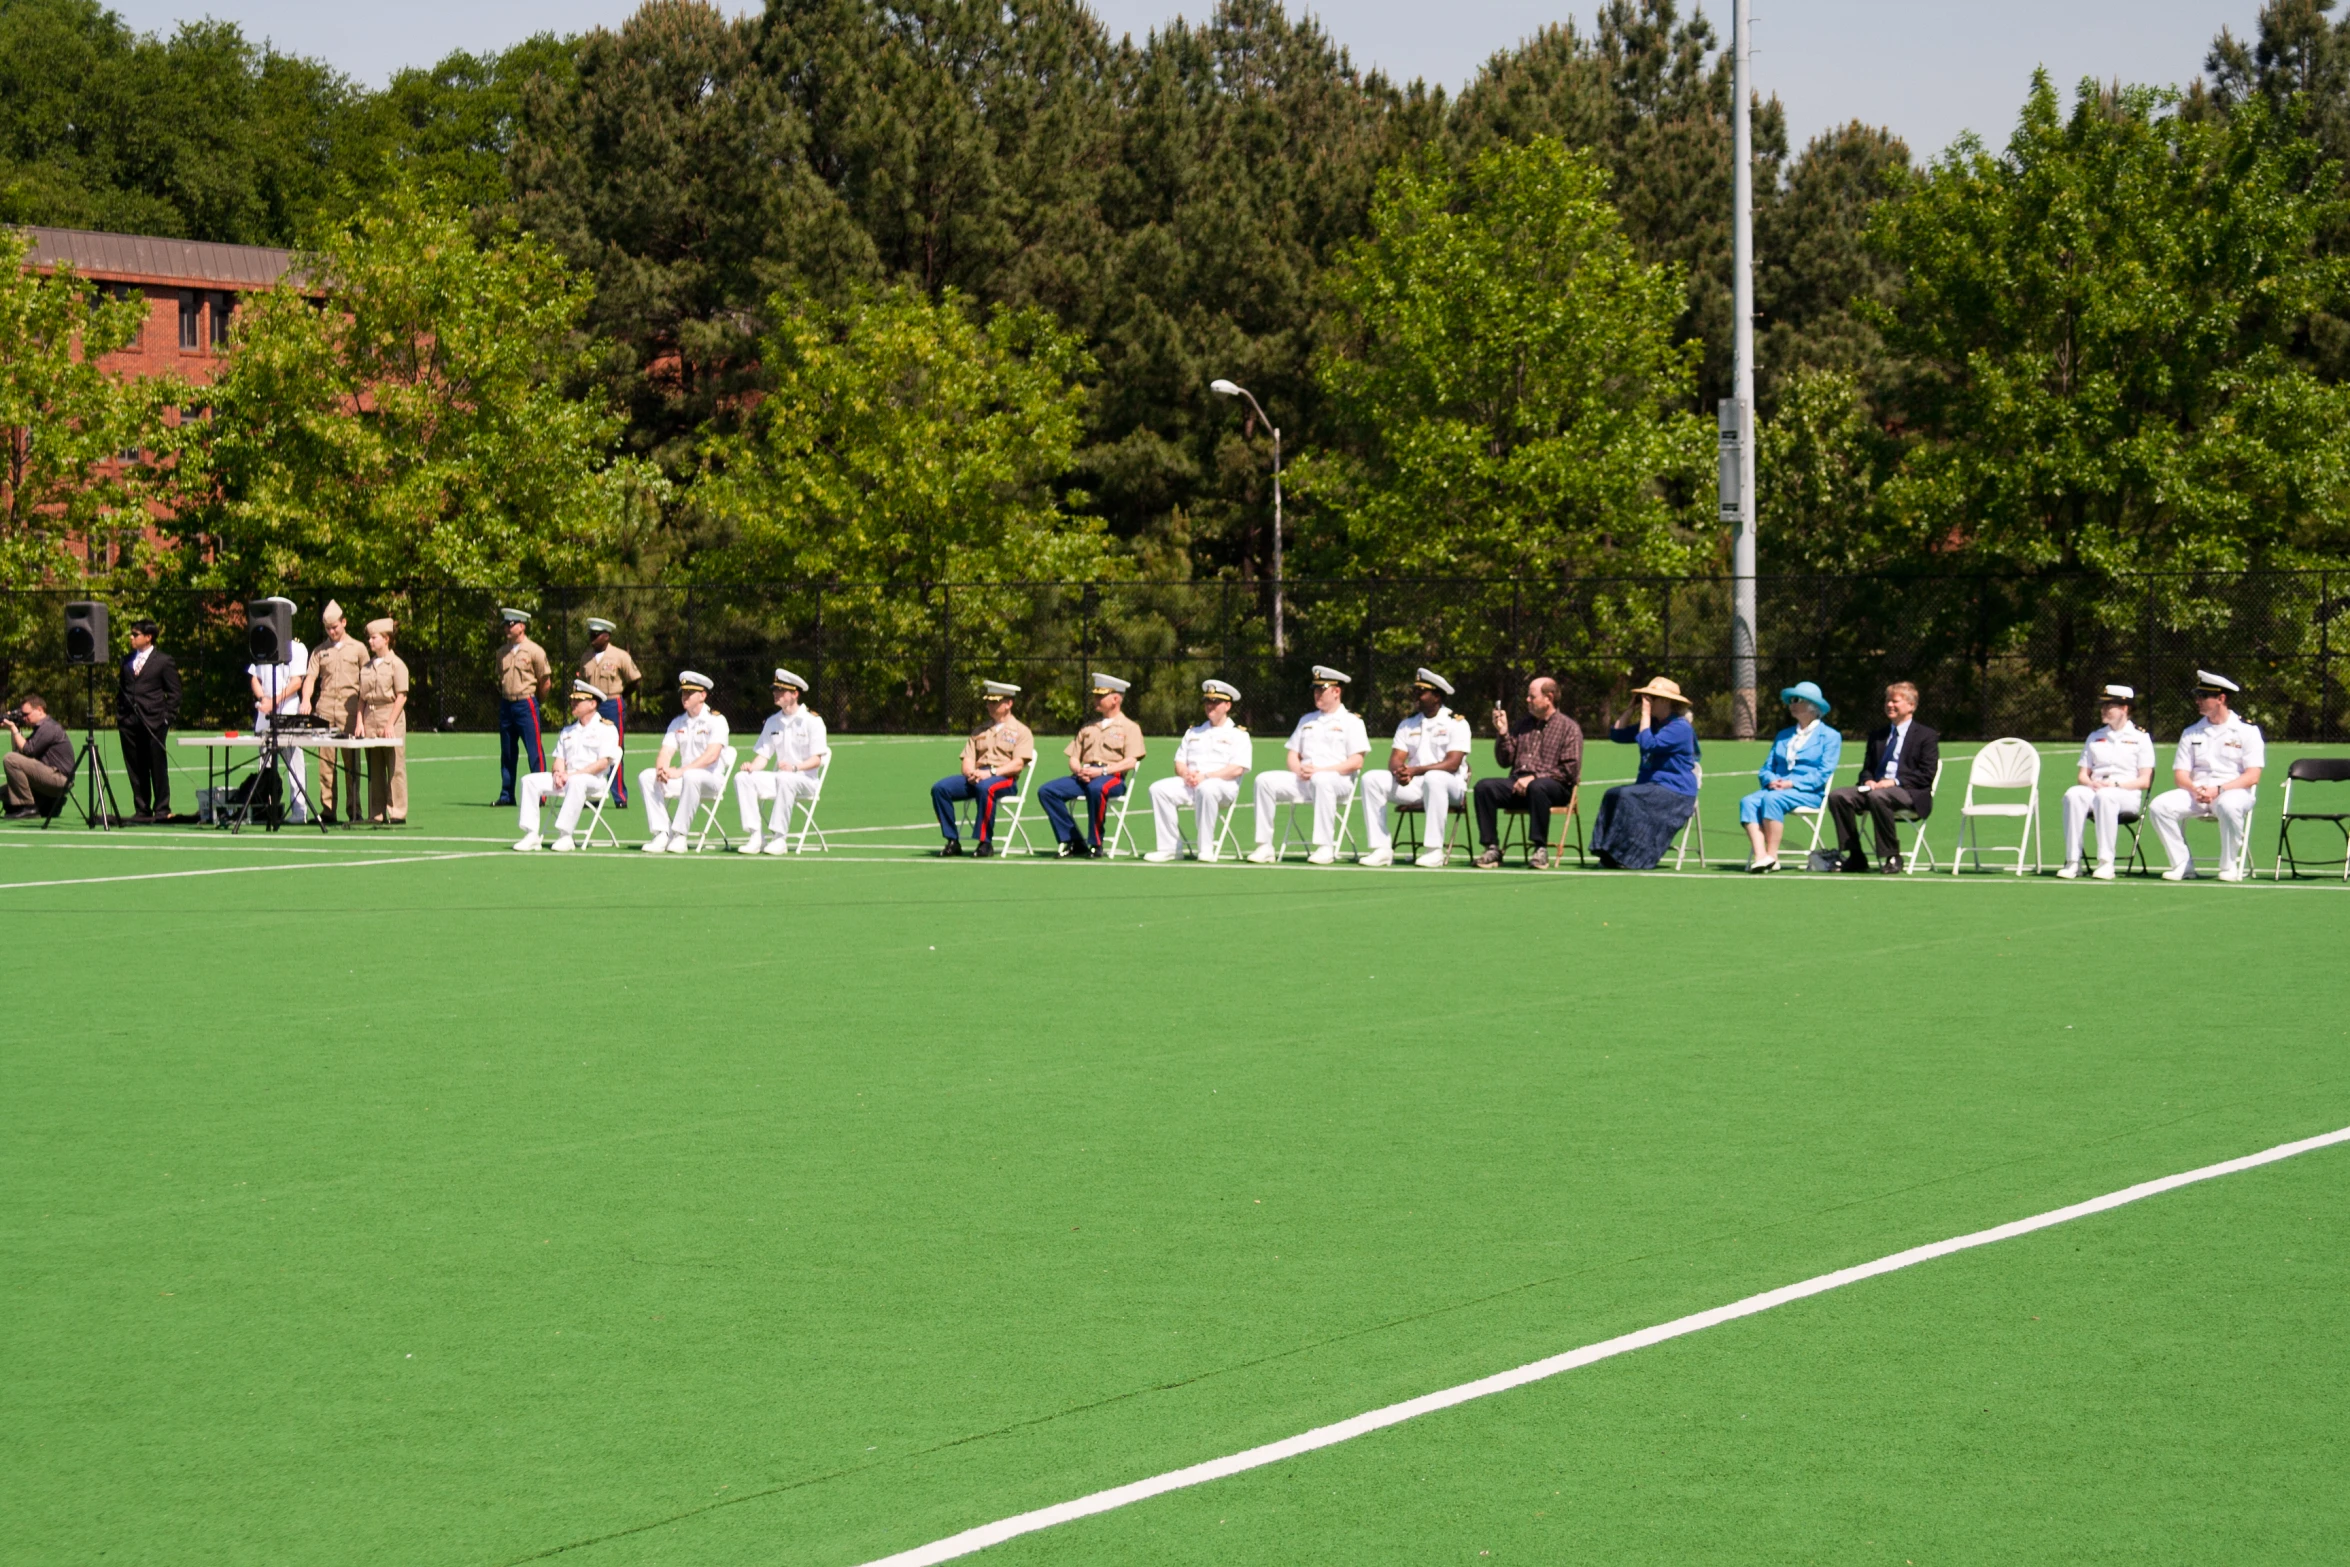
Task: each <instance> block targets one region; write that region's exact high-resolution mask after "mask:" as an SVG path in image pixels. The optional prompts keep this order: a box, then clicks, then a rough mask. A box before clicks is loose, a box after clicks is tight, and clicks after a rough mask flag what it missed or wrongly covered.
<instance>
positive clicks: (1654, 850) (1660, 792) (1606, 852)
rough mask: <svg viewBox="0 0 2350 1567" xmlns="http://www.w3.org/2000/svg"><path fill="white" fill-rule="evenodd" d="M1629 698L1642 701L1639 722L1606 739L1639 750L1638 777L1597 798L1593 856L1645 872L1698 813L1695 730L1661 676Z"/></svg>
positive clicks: (1677, 692) (1685, 706) (1677, 691)
mask: <svg viewBox="0 0 2350 1567" xmlns="http://www.w3.org/2000/svg"><path fill="white" fill-rule="evenodd" d="M1632 694H1633V695H1634V696H1636V697H1638V698H1640V723H1639V724H1638V726H1637V727H1635V726H1634V725H1633V724H1631V723H1629V722H1626V723H1622V724H1619V725H1617V726H1616V727H1615V728H1613V729H1610V730H1609V731H1608V733H1607V737H1608V738H1609V739H1610V740H1613V741H1615V742H1616V743H1617V744H1618V745H1637V746H1639V747H1640V776H1639V777H1638V778H1637V779H1635V780H1634V781H1633V782H1631V783H1628V784H1618V785H1616V786H1615V787H1614V788H1613V789H1610V790H1609V791H1608V792H1607V793H1606V794H1605V795H1603V796H1601V797H1600V801H1599V820H1598V821H1597V822H1595V823H1593V824H1592V828H1591V852H1592V853H1593V854H1595V855H1597V856H1598V857H1599V863H1600V864H1602V865H1605V866H1608V867H1610V868H1612V869H1615V870H1627V871H1645V870H1650V869H1653V868H1654V867H1655V865H1656V864H1657V862H1658V861H1660V860H1662V859H1663V858H1664V857H1665V851H1666V850H1667V849H1669V848H1671V847H1672V846H1673V834H1675V833H1677V832H1679V831H1680V830H1681V828H1682V825H1683V824H1684V823H1686V822H1687V821H1688V820H1689V817H1690V815H1691V813H1692V812H1694V811H1695V810H1696V809H1697V730H1696V727H1695V726H1694V725H1692V724H1691V723H1690V722H1689V699H1688V698H1687V697H1684V696H1683V695H1682V694H1681V688H1680V687H1679V686H1678V685H1676V684H1674V683H1673V682H1672V681H1670V680H1666V679H1664V678H1663V677H1662V676H1659V677H1658V678H1657V679H1654V680H1651V681H1650V682H1649V683H1648V684H1646V685H1644V686H1642V687H1641V688H1640V689H1639V690H1637V691H1635V692H1633V693H1632Z"/></svg>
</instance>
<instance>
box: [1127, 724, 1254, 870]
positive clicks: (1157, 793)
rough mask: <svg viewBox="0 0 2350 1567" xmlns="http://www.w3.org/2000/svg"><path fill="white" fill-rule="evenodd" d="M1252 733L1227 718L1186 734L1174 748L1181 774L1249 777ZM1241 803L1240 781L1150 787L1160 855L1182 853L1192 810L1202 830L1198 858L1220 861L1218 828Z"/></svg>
mask: <svg viewBox="0 0 2350 1567" xmlns="http://www.w3.org/2000/svg"><path fill="white" fill-rule="evenodd" d="M1250 760H1251V758H1250V754H1249V736H1248V731H1247V730H1245V729H1243V728H1241V727H1240V725H1238V724H1236V723H1234V722H1233V721H1232V716H1231V715H1230V714H1229V713H1227V714H1226V715H1225V716H1224V721H1223V722H1222V723H1214V724H1211V723H1208V722H1206V721H1205V720H1202V721H1201V722H1199V723H1196V724H1193V725H1192V726H1191V727H1190V728H1189V729H1186V730H1184V731H1183V738H1182V739H1181V740H1179V741H1177V742H1176V745H1175V765H1176V767H1177V768H1179V769H1180V768H1184V767H1192V768H1197V769H1198V770H1200V771H1202V772H1210V773H1212V772H1215V771H1217V770H1218V769H1220V768H1225V767H1237V768H1239V769H1240V770H1241V775H1242V776H1243V777H1245V776H1246V775H1247V773H1248V769H1249V764H1250ZM1239 799H1240V779H1239V778H1202V779H1201V780H1200V781H1199V782H1198V783H1196V784H1187V783H1185V782H1184V781H1183V779H1182V777H1181V776H1180V774H1178V776H1176V777H1173V778H1162V779H1160V780H1159V781H1158V782H1157V783H1155V784H1152V785H1151V824H1152V826H1153V827H1155V828H1156V829H1157V831H1158V840H1159V841H1158V852H1159V853H1161V854H1164V855H1168V856H1170V857H1172V856H1174V855H1178V854H1181V853H1182V852H1183V813H1184V811H1185V810H1186V809H1189V810H1190V811H1191V812H1192V813H1193V815H1194V817H1195V819H1196V821H1197V824H1198V836H1197V837H1195V838H1193V839H1192V842H1193V844H1194V845H1196V846H1197V852H1198V854H1199V857H1200V858H1201V859H1203V860H1213V859H1214V858H1215V857H1216V824H1217V822H1218V821H1219V820H1221V819H1222V817H1223V814H1224V813H1225V812H1226V811H1229V810H1231V809H1232V807H1233V805H1234V803H1235V802H1237V801H1238V800H1239Z"/></svg>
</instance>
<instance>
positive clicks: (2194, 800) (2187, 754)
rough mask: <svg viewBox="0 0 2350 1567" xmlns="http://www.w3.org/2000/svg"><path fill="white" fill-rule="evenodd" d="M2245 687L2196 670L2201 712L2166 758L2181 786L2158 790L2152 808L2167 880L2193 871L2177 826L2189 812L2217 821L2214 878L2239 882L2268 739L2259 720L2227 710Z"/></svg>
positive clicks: (2248, 851)
mask: <svg viewBox="0 0 2350 1567" xmlns="http://www.w3.org/2000/svg"><path fill="white" fill-rule="evenodd" d="M2243 689H2244V688H2243V687H2242V686H2239V685H2237V684H2236V683H2235V682H2234V681H2233V680H2230V679H2228V678H2227V677H2226V676H2224V675H2215V674H2213V673H2212V672H2211V671H2210V670H2208V669H2198V670H2196V671H2195V710H2196V711H2197V712H2199V713H2201V714H2202V715H2203V716H2202V717H2201V718H2198V719H2197V720H2195V722H2193V723H2191V724H2189V725H2188V726H2187V731H2186V733H2184V734H2182V735H2180V736H2179V749H2178V754H2177V755H2176V756H2174V757H2173V758H2172V759H2171V776H2172V777H2173V778H2175V779H2177V780H2178V785H2179V786H2178V787H2177V788H2176V789H2173V790H2170V791H2169V792H2168V793H2165V794H2158V795H2156V796H2155V797H2154V804H2153V806H2152V808H2151V810H2150V813H2149V814H2151V815H2152V816H2153V817H2154V835H2155V836H2156V837H2158V838H2160V839H2161V840H2162V847H2163V852H2164V853H2166V854H2168V855H2169V856H2170V868H2169V869H2168V870H2166V871H2164V872H2163V873H2162V879H2163V880H2164V881H2187V880H2190V879H2192V878H2193V877H2194V875H2195V856H2194V855H2192V854H2190V853H2188V852H2187V835H2186V833H2185V832H2184V831H2182V830H2181V829H2180V827H2179V823H2181V822H2183V821H2185V820H2186V819H2187V818H2188V817H2190V816H2192V817H2195V818H2197V819H2198V820H2201V821H2207V822H2209V821H2216V822H2218V823H2219V879H2220V880H2221V881H2242V880H2243V879H2244V862H2245V860H2246V859H2247V858H2249V857H2250V855H2251V852H2252V844H2251V837H2252V832H2251V828H2252V802H2253V796H2254V795H2255V794H2256V793H2257V792H2258V790H2259V788H2260V769H2261V767H2262V766H2263V765H2264V764H2265V763H2266V762H2267V761H2268V742H2267V741H2266V740H2264V739H2262V738H2261V734H2260V726H2259V725H2257V724H2248V723H2246V722H2245V721H2244V720H2243V719H2241V718H2239V717H2237V716H2236V715H2235V714H2234V713H2232V712H2230V711H2228V698H2229V697H2230V696H2234V695H2239V694H2241V693H2242V691H2243Z"/></svg>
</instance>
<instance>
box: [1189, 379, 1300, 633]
mask: <svg viewBox="0 0 2350 1567" xmlns="http://www.w3.org/2000/svg"><path fill="white" fill-rule="evenodd" d="M1208 390H1209V391H1211V392H1213V393H1215V394H1216V395H1217V396H1218V397H1246V398H1248V405H1249V407H1251V408H1253V409H1255V410H1256V414H1257V417H1258V418H1259V419H1264V420H1265V428H1266V429H1268V430H1270V431H1272V432H1273V656H1274V657H1275V658H1281V657H1284V656H1286V655H1287V654H1288V652H1289V647H1288V638H1287V637H1286V636H1284V635H1283V632H1282V626H1281V427H1280V426H1279V425H1277V424H1275V423H1274V422H1273V421H1272V420H1270V419H1265V408H1264V405H1263V404H1262V403H1260V402H1258V401H1257V400H1256V398H1255V397H1254V396H1253V395H1251V394H1250V393H1249V391H1248V389H1247V388H1245V387H1241V386H1236V385H1234V384H1233V383H1232V382H1230V381H1222V380H1217V381H1210V382H1209V383H1208Z"/></svg>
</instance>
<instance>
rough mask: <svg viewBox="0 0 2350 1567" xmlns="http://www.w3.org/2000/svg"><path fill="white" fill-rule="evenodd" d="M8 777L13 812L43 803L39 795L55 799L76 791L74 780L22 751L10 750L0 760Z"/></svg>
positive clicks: (10, 803) (10, 806) (10, 804)
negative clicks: (36, 797)
mask: <svg viewBox="0 0 2350 1567" xmlns="http://www.w3.org/2000/svg"><path fill="white" fill-rule="evenodd" d="M0 764H4V766H5V770H6V772H7V774H8V808H9V809H10V810H12V811H22V810H27V809H30V808H31V807H32V806H34V805H37V804H39V803H40V802H39V801H38V800H37V799H35V798H34V796H35V794H36V792H37V793H39V794H45V795H48V796H49V797H51V798H52V799H54V798H55V797H57V796H58V795H61V794H64V793H66V792H67V791H69V790H71V789H72V788H73V780H72V779H71V778H68V777H67V776H66V775H65V774H63V773H61V772H59V771H58V770H57V769H56V768H54V767H51V766H50V765H49V764H48V763H47V762H36V761H34V760H33V759H32V758H31V757H29V756H27V755H25V754H24V753H23V752H22V751H11V752H9V753H8V754H7V755H6V756H5V757H0Z"/></svg>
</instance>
